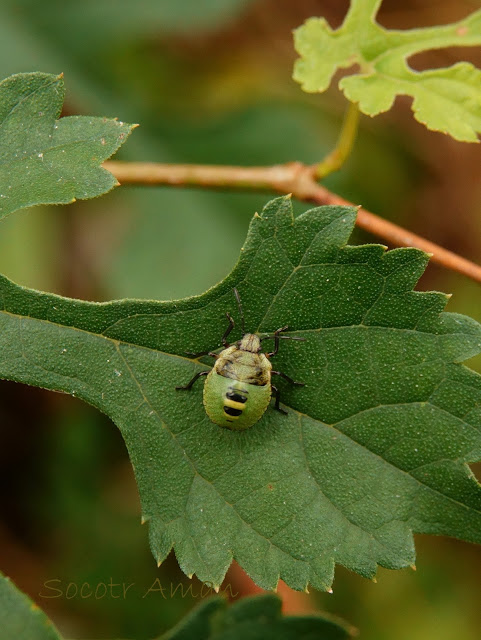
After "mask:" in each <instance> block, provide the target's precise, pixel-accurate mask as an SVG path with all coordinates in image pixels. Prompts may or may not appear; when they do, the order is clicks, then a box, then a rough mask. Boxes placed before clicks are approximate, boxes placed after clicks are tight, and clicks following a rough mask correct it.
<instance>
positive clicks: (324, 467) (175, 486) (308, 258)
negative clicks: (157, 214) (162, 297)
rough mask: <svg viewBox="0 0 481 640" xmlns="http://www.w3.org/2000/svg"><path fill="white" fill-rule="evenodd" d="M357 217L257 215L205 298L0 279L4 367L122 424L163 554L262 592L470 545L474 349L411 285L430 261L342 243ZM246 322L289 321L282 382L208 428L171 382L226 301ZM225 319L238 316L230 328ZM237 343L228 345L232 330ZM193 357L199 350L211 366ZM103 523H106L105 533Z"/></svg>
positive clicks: (454, 320) (479, 537)
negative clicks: (91, 295)
mask: <svg viewBox="0 0 481 640" xmlns="http://www.w3.org/2000/svg"><path fill="white" fill-rule="evenodd" d="M355 216H356V211H355V209H354V208H350V207H337V206H332V207H320V208H317V209H312V210H311V211H308V212H306V213H305V214H304V215H302V216H300V217H298V218H297V219H296V220H294V219H293V216H292V207H291V203H290V200H289V198H278V199H276V200H273V201H272V202H270V203H269V204H268V205H267V206H266V207H265V209H264V210H263V212H262V215H260V216H259V215H257V214H256V215H255V216H254V218H253V220H252V223H251V227H250V231H249V235H248V238H247V241H246V243H245V245H244V247H243V250H242V252H241V258H240V260H239V263H238V264H237V266H236V267H235V269H234V270H233V272H232V273H231V274H230V275H229V276H228V277H227V278H226V279H225V280H224V281H223V282H221V283H220V284H219V285H217V286H216V287H214V288H212V289H210V290H209V291H207V292H206V293H204V294H203V295H201V296H198V297H194V298H186V299H184V300H177V301H173V302H155V301H141V300H119V301H114V302H109V303H103V304H98V303H88V302H82V301H78V300H69V299H66V298H61V297H59V296H54V295H49V294H45V293H41V292H37V291H33V290H29V289H24V288H21V287H18V286H17V285H15V284H13V283H12V282H10V281H8V280H7V279H6V278H2V279H1V281H0V308H2V309H3V311H2V312H1V313H0V353H1V354H2V357H1V359H0V377H3V378H7V379H10V380H16V381H19V382H24V383H27V384H32V385H37V386H42V387H46V388H49V389H55V390H60V391H64V392H67V393H70V394H72V395H75V396H78V397H80V398H82V399H83V400H85V401H86V402H89V403H90V404H92V405H94V406H96V407H98V408H99V409H100V410H101V411H103V412H104V413H106V414H108V415H109V416H110V417H111V418H112V420H113V421H114V422H115V423H116V424H117V425H118V426H119V428H120V430H121V432H122V434H123V437H124V439H125V442H126V444H127V448H128V450H129V453H130V457H131V460H132V464H133V467H134V470H135V474H136V478H137V482H138V485H139V490H140V495H141V501H142V514H143V518H144V520H148V521H149V531H150V540H151V546H152V550H153V553H154V555H155V557H156V559H157V560H158V561H159V562H161V561H162V560H163V559H164V558H165V557H166V556H167V555H168V553H169V552H170V550H171V549H172V548H174V550H175V553H176V555H177V558H178V561H179V563H180V566H181V567H182V569H183V570H184V571H185V573H186V574H188V575H191V574H193V573H196V574H197V575H198V577H199V578H200V579H201V580H203V581H206V582H211V583H212V584H214V585H219V584H220V583H221V582H222V580H223V578H224V575H225V572H226V570H227V568H228V567H229V565H230V563H231V561H232V558H235V559H236V560H237V561H238V562H239V563H240V564H241V565H242V566H243V567H244V568H245V569H246V571H247V572H248V573H249V575H250V576H251V577H252V578H253V579H254V580H255V581H256V582H257V583H258V584H259V585H261V586H262V587H264V588H269V589H270V588H274V587H275V586H276V584H277V581H278V580H279V578H282V579H284V580H285V581H286V582H287V583H288V584H289V585H290V586H291V587H293V588H295V589H305V588H306V585H307V584H308V583H311V584H312V585H313V586H314V587H316V588H319V589H328V588H329V587H330V585H331V582H332V578H333V571H334V564H335V563H340V564H343V565H344V566H346V567H348V568H350V569H352V570H354V571H357V572H358V573H360V574H361V575H364V576H368V577H369V576H373V575H374V574H375V572H376V568H377V565H378V564H379V565H382V566H384V567H388V568H392V569H395V568H400V567H405V566H408V565H411V564H412V563H413V562H414V545H413V538H412V532H413V531H414V532H419V533H432V534H444V535H450V536H455V537H458V538H461V539H465V540H469V541H472V542H478V543H479V542H481V491H480V487H479V485H478V483H477V482H476V480H475V478H474V476H473V475H472V473H471V471H470V469H469V467H468V466H467V463H469V462H474V461H476V460H478V459H479V458H481V434H480V428H481V410H480V409H479V406H481V377H480V376H479V375H477V374H475V373H474V372H472V371H470V370H469V369H467V368H465V367H464V366H462V365H461V364H460V363H461V362H462V361H464V360H465V359H467V358H469V357H471V356H473V355H474V354H476V353H478V352H479V351H480V350H481V327H480V325H478V324H477V323H476V322H475V321H474V320H471V319H469V318H467V317H464V316H460V315H457V314H452V313H444V312H443V308H444V306H445V304H446V301H447V299H448V298H447V296H446V295H445V294H442V293H437V292H430V293H421V292H414V291H412V287H413V286H414V285H415V284H416V282H417V280H418V278H419V277H420V276H421V274H422V273H423V270H424V268H425V266H426V263H427V260H428V257H427V256H426V254H424V253H422V252H421V251H419V250H416V249H406V248H404V249H396V250H394V251H389V252H385V249H384V247H381V246H379V245H365V246H359V247H353V246H348V245H346V242H347V240H348V238H349V235H350V233H351V230H352V228H353V225H354V221H355ZM234 286H235V287H237V288H238V290H239V292H240V295H241V297H242V302H243V306H244V311H245V315H246V328H247V330H250V331H256V332H271V331H273V330H275V329H277V328H278V327H281V326H283V325H286V324H288V325H289V327H290V329H289V330H290V331H291V332H292V333H291V335H297V336H302V337H304V338H306V341H305V342H294V341H289V340H285V341H283V342H282V344H281V350H280V352H279V354H278V356H276V357H275V366H276V368H278V369H279V370H281V371H284V372H285V373H286V374H288V375H290V376H291V377H293V378H294V379H297V380H301V381H303V382H305V383H306V386H305V387H304V388H296V389H291V388H289V385H288V384H287V383H285V382H284V381H283V380H281V381H280V383H279V387H280V389H281V392H282V401H283V402H285V403H286V404H287V405H288V406H289V407H290V409H289V412H288V415H287V416H283V415H281V414H279V413H278V412H276V411H274V410H271V409H268V410H267V411H266V413H265V414H264V416H263V417H262V419H261V420H260V421H259V422H258V423H257V424H256V425H254V426H253V427H252V428H251V429H248V430H247V431H245V432H231V431H227V430H223V429H221V428H219V427H218V426H216V425H214V424H212V423H211V422H210V421H209V420H208V418H207V416H206V414H205V411H204V408H203V404H202V383H201V382H199V383H197V385H196V386H194V388H193V389H192V391H191V392H190V393H187V392H178V391H176V390H175V386H176V385H179V384H185V383H186V382H187V381H188V380H189V379H190V378H191V377H192V376H193V375H194V374H195V373H196V372H199V371H202V370H206V368H207V366H206V364H204V363H203V362H199V361H197V360H191V359H189V358H187V357H186V356H185V352H186V351H187V350H188V351H193V352H200V351H205V350H208V349H213V348H216V346H219V345H220V337H221V336H222V334H223V333H224V331H225V328H226V318H225V313H226V311H229V312H230V313H231V314H233V315H234V316H235V317H236V318H237V320H238V319H239V317H238V312H237V311H236V303H235V298H234V295H233V291H232V290H233V287H234ZM238 326H239V323H238ZM236 332H237V333H236V334H234V337H233V338H232V339H238V338H239V337H240V333H239V330H238V329H236ZM205 362H206V363H207V360H206V361H205ZM112 535H115V534H114V533H113V534H112Z"/></svg>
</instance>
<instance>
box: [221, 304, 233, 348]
mask: <svg viewBox="0 0 481 640" xmlns="http://www.w3.org/2000/svg"><path fill="white" fill-rule="evenodd" d="M225 315H226V316H227V319H228V320H229V326H228V327H227V329H226V330H225V333H224V335H223V336H222V344H223V345H224V347H228V346H229V343H228V342H227V336H228V335H229V333H230V332H231V331H232V329H233V328H234V327H235V322H234V318H233V317H232V316H231V315H230V313H228V312H227V313H226V314H225Z"/></svg>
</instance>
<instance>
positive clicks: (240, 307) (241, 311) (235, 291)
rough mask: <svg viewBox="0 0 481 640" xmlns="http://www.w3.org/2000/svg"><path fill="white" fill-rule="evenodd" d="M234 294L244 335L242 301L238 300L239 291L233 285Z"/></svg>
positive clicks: (244, 325)
mask: <svg viewBox="0 0 481 640" xmlns="http://www.w3.org/2000/svg"><path fill="white" fill-rule="evenodd" d="M234 295H235V298H236V300H237V306H238V307H239V314H240V317H241V322H242V335H245V333H246V323H245V319H244V311H243V309H242V302H241V300H240V295H239V292H238V291H237V289H236V288H235V287H234Z"/></svg>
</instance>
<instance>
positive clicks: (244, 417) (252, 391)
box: [176, 289, 304, 431]
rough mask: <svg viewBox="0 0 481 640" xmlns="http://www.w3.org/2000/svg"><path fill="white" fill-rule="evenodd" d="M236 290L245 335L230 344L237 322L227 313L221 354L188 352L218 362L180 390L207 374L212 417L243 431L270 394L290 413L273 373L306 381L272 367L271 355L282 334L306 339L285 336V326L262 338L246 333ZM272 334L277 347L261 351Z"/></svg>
mask: <svg viewBox="0 0 481 640" xmlns="http://www.w3.org/2000/svg"><path fill="white" fill-rule="evenodd" d="M234 294H235V297H236V299H237V304H238V307H239V314H240V317H241V320H242V334H243V335H242V338H241V340H239V341H238V342H236V343H234V344H233V345H229V343H228V342H227V337H228V335H229V334H230V332H231V331H232V329H233V328H234V326H235V323H234V320H233V318H232V316H231V315H230V314H229V313H226V316H227V319H228V320H229V326H228V327H227V329H226V331H225V333H224V335H223V336H222V344H223V345H224V347H225V348H224V350H223V351H221V352H220V353H219V354H217V353H214V352H212V351H203V352H201V353H191V354H189V355H191V356H194V357H196V358H198V357H199V356H205V355H209V356H212V357H213V358H215V359H216V360H215V363H214V366H213V368H212V369H211V370H210V371H201V372H200V373H197V374H196V375H195V376H194V377H193V378H192V380H191V381H190V382H189V383H188V384H186V385H185V386H183V387H176V389H177V390H179V391H180V390H189V389H191V388H192V385H193V384H194V382H195V381H196V380H198V378H200V377H201V376H207V378H206V380H205V384H204V407H205V411H206V413H207V415H208V416H209V418H210V419H211V420H212V422H214V424H217V425H219V426H220V427H225V428H226V429H232V430H234V431H242V430H244V429H248V428H249V427H252V425H254V424H255V423H256V422H257V421H258V420H260V418H261V416H262V415H263V414H264V412H265V410H266V409H267V407H268V405H269V402H270V399H271V396H272V395H274V397H275V405H274V408H275V409H277V410H278V411H280V412H281V413H284V414H287V411H284V410H283V409H281V408H280V406H279V402H280V396H279V390H278V389H277V387H275V386H274V385H273V384H271V376H273V375H276V376H281V377H282V378H284V380H287V381H288V382H290V383H291V384H294V385H298V386H301V387H302V386H304V383H303V382H295V381H294V380H292V378H290V377H289V376H287V375H286V374H285V373H281V372H280V371H273V370H272V364H271V362H270V358H271V357H272V356H275V355H276V353H277V352H278V350H279V341H280V338H284V339H286V340H287V339H290V340H304V338H299V337H296V336H282V335H280V334H281V333H282V332H283V331H286V329H287V326H286V327H281V328H280V329H277V331H275V332H274V334H273V335H271V336H263V337H262V338H260V337H259V336H258V335H256V334H255V333H246V332H245V326H244V313H243V310H242V304H241V301H240V297H239V293H238V291H237V289H234ZM269 338H273V339H274V350H273V351H271V352H270V353H261V348H262V347H261V342H262V340H267V339H269Z"/></svg>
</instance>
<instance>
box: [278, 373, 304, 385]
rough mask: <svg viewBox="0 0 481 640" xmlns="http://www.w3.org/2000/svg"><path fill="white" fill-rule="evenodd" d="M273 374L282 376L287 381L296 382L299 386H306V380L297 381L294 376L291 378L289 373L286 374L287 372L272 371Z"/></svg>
mask: <svg viewBox="0 0 481 640" xmlns="http://www.w3.org/2000/svg"><path fill="white" fill-rule="evenodd" d="M271 375H273V376H280V377H281V378H284V380H287V382H290V383H291V384H295V385H297V386H298V387H304V386H305V384H306V383H305V382H296V381H295V380H293V379H292V378H290V377H289V376H288V375H286V374H285V373H282V372H281V371H271Z"/></svg>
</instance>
